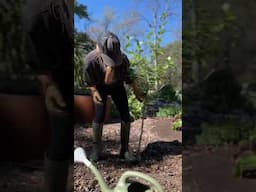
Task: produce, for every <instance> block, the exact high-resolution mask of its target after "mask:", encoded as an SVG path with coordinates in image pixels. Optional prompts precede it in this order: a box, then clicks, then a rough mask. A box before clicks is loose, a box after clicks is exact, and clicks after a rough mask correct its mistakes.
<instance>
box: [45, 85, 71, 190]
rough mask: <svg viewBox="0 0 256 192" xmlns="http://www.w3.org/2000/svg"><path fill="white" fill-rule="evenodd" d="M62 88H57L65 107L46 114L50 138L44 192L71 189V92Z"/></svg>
mask: <svg viewBox="0 0 256 192" xmlns="http://www.w3.org/2000/svg"><path fill="white" fill-rule="evenodd" d="M66 86H67V84H66ZM63 87H64V85H63V86H59V88H60V92H61V94H62V96H63V98H64V101H65V103H66V105H67V107H66V108H65V109H60V112H51V111H49V112H48V115H49V125H50V129H51V138H50V144H49V148H48V150H47V152H46V158H45V183H44V190H45V192H66V191H67V187H69V188H73V187H72V182H70V181H69V182H68V172H69V166H70V165H71V166H73V165H72V164H71V162H73V144H74V143H73V116H72V111H73V91H72V90H71V88H70V89H68V88H69V86H67V87H66V88H63ZM70 87H71V86H70ZM70 174H72V172H71V173H70Z"/></svg>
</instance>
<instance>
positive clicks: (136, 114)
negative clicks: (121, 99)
mask: <svg viewBox="0 0 256 192" xmlns="http://www.w3.org/2000/svg"><path fill="white" fill-rule="evenodd" d="M128 105H129V109H130V113H131V116H132V118H133V119H134V120H136V119H139V118H141V115H142V106H143V103H141V102H139V101H138V100H137V99H136V97H135V95H134V94H129V98H128Z"/></svg>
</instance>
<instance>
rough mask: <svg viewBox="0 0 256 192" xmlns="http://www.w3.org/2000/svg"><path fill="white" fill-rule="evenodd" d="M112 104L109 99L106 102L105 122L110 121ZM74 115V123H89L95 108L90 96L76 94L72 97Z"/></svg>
mask: <svg viewBox="0 0 256 192" xmlns="http://www.w3.org/2000/svg"><path fill="white" fill-rule="evenodd" d="M111 111H112V102H111V98H110V97H109V98H108V100H107V108H106V115H105V121H108V120H110V119H111ZM74 113H75V115H74V116H75V122H79V123H91V122H92V121H93V119H94V116H95V106H94V103H93V100H92V96H91V95H89V94H77V95H74Z"/></svg>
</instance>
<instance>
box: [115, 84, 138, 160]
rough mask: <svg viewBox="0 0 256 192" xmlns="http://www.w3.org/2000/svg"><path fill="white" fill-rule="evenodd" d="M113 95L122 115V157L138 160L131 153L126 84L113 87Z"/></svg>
mask: <svg viewBox="0 0 256 192" xmlns="http://www.w3.org/2000/svg"><path fill="white" fill-rule="evenodd" d="M111 96H112V99H113V101H114V103H115V105H116V107H117V110H118V111H119V113H120V117H121V150H120V157H121V158H123V159H125V160H126V161H128V162H136V158H135V157H134V156H133V155H132V154H131V153H129V139H130V128H131V123H130V122H131V118H130V113H129V106H128V98H127V94H126V91H125V88H124V85H121V86H117V87H114V88H112V91H111Z"/></svg>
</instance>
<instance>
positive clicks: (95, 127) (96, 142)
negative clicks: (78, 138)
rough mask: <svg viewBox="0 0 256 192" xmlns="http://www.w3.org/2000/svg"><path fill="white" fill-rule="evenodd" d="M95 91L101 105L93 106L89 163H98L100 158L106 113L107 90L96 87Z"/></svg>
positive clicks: (102, 87) (104, 87) (103, 87)
mask: <svg viewBox="0 0 256 192" xmlns="http://www.w3.org/2000/svg"><path fill="white" fill-rule="evenodd" d="M97 90H98V92H99V94H100V96H101V99H102V104H95V118H94V121H93V123H92V131H93V132H92V133H93V135H92V136H93V137H92V139H93V147H92V153H91V154H90V157H89V158H90V160H91V161H94V162H96V161H98V160H99V159H100V156H101V151H102V145H101V138H102V129H103V123H104V119H105V113H106V103H107V96H108V88H107V87H106V86H103V85H102V86H97Z"/></svg>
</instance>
